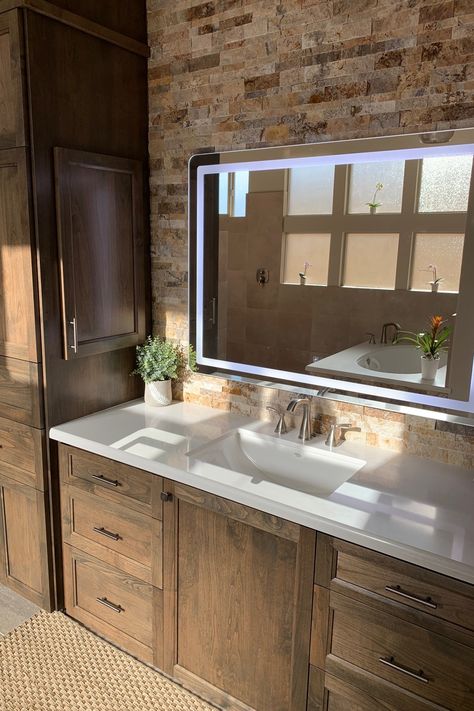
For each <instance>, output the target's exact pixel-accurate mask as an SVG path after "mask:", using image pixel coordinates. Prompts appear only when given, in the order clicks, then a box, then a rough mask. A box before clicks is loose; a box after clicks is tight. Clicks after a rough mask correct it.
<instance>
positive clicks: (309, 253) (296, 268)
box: [283, 234, 331, 286]
mask: <svg viewBox="0 0 474 711" xmlns="http://www.w3.org/2000/svg"><path fill="white" fill-rule="evenodd" d="M330 247H331V235H330V234H287V235H286V240H285V260H284V265H283V281H284V283H285V284H299V283H300V277H299V273H300V272H304V268H305V262H309V266H308V267H307V269H306V285H308V284H317V285H320V286H327V283H328V270H329V250H330Z"/></svg>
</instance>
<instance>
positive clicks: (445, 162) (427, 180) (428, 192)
mask: <svg viewBox="0 0 474 711" xmlns="http://www.w3.org/2000/svg"><path fill="white" fill-rule="evenodd" d="M471 170H472V156H444V157H441V158H425V159H424V160H423V161H422V166H421V181H420V196H419V200H418V211H419V212H465V211H466V210H467V202H468V198H469V186H470V182H471Z"/></svg>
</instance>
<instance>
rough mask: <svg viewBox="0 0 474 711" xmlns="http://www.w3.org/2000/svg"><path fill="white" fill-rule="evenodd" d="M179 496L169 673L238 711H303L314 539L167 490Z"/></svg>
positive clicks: (169, 578) (170, 507) (172, 538)
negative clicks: (194, 681)
mask: <svg viewBox="0 0 474 711" xmlns="http://www.w3.org/2000/svg"><path fill="white" fill-rule="evenodd" d="M170 489H171V490H172V493H173V495H174V501H173V502H171V503H167V504H165V507H164V538H165V554H164V566H165V570H164V574H165V581H164V593H165V597H164V599H165V653H166V659H165V671H168V672H171V673H172V674H173V675H175V674H176V675H178V676H179V678H180V679H184V678H186V681H187V683H188V684H192V680H193V679H195V678H197V679H199V682H198V683H197V686H195V690H196V691H198V690H199V693H201V694H204V695H205V696H206V697H207V698H209V699H210V700H211V699H214V700H215V701H216V700H217V699H220V701H219V703H223V704H224V706H225V707H226V708H229V709H235V710H236V711H237V710H239V711H241V710H242V709H243V708H250V709H258V711H270V709H271V711H280V710H281V711H283V710H284V711H290V710H291V711H293V710H294V711H296V710H297V709H301V708H302V706H304V705H305V703H306V693H307V680H308V661H309V628H310V619H311V588H312V578H313V566H314V532H308V533H306V532H305V531H304V529H300V530H299V532H298V535H296V533H297V532H296V531H295V530H294V529H293V528H292V527H290V528H289V529H288V537H286V538H285V537H284V536H283V535H282V530H283V527H282V525H277V526H276V531H275V530H273V531H272V532H270V531H268V530H266V528H268V525H267V526H266V527H265V528H264V527H262V519H261V518H260V517H258V516H255V513H257V512H255V511H254V510H253V509H248V510H247V512H244V511H241V510H240V509H239V510H238V514H236V509H234V508H233V506H232V505H231V502H228V501H224V500H220V501H216V499H217V498H218V497H210V498H208V497H207V495H201V492H196V490H193V489H190V488H189V487H184V486H182V485H175V486H173V485H171V486H170V485H169V483H168V482H166V490H170ZM242 508H246V507H242ZM272 528H273V529H274V528H275V523H273V524H272ZM297 528H299V527H297ZM296 537H297V538H298V541H296V540H294V539H295V538H296ZM255 650H258V654H255ZM197 687H199V689H198V688H197ZM206 688H207V692H206ZM216 690H218V691H216ZM216 694H217V696H216Z"/></svg>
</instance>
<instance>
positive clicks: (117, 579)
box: [64, 545, 160, 660]
mask: <svg viewBox="0 0 474 711" xmlns="http://www.w3.org/2000/svg"><path fill="white" fill-rule="evenodd" d="M64 563H65V575H64V588H65V600H66V612H67V613H68V614H70V615H71V616H72V617H75V618H76V619H77V620H79V621H81V622H83V623H84V624H86V625H87V626H88V627H90V628H91V629H92V630H93V631H95V632H98V633H99V634H102V635H103V636H104V637H107V638H108V639H110V640H111V641H112V642H115V643H116V644H118V645H119V646H120V647H122V648H123V649H125V650H126V651H129V652H130V653H131V654H134V655H135V656H138V657H139V658H141V659H147V660H151V658H152V655H151V648H152V641H153V614H154V610H153V606H154V605H153V598H154V594H153V593H154V590H153V587H152V586H151V585H150V584H148V583H145V582H143V581H142V580H138V578H134V577H132V576H131V575H128V574H127V573H123V572H122V571H120V570H118V569H117V568H113V567H112V566H110V565H107V564H106V563H103V562H102V561H100V560H97V559H96V558H94V557H93V556H90V555H87V554H86V553H83V552H81V551H78V550H76V549H74V548H72V547H71V546H68V545H65V546H64ZM158 592H160V591H158Z"/></svg>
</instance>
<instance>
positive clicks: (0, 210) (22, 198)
mask: <svg viewBox="0 0 474 711" xmlns="http://www.w3.org/2000/svg"><path fill="white" fill-rule="evenodd" d="M0 255H1V271H0V292H1V294H2V298H1V299H0V355H4V356H10V357H12V358H19V359H20V360H29V361H36V360H38V357H37V354H38V349H37V339H36V332H37V322H36V315H35V277H34V275H35V273H36V268H35V252H34V246H33V244H32V239H31V234H30V220H29V208H28V180H27V169H26V152H25V150H24V149H23V148H17V149H13V150H8V151H0Z"/></svg>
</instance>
